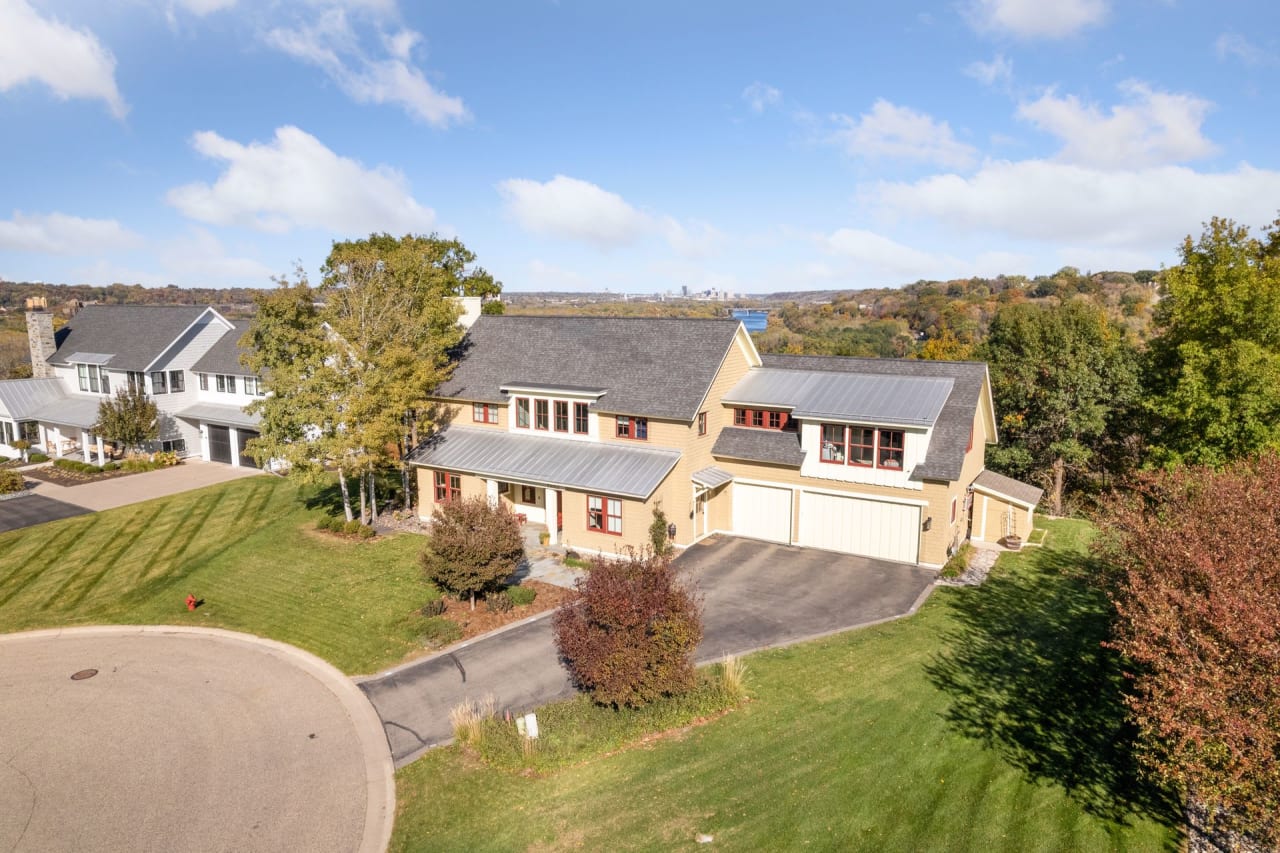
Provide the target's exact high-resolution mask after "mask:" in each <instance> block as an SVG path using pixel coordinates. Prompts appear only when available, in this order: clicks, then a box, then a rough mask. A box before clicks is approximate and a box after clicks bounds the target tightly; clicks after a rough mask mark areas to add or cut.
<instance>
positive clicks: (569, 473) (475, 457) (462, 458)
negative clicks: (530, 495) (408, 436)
mask: <svg viewBox="0 0 1280 853" xmlns="http://www.w3.org/2000/svg"><path fill="white" fill-rule="evenodd" d="M408 461H409V462H411V463H413V464H415V465H424V466H430V467H432V468H446V469H448V470H450V471H460V472H462V473H465V474H476V475H478V476H481V477H491V478H494V479H498V480H503V481H513V482H517V483H531V484H535V483H536V484H545V485H549V486H556V487H560V488H565V489H576V490H582V491H592V492H600V493H602V494H606V495H617V496H619V497H628V498H639V499H641V500H644V499H647V498H648V497H649V495H651V494H653V490H654V489H656V488H658V484H659V483H661V482H662V479H663V478H664V477H666V476H667V474H669V473H670V472H671V469H672V468H674V467H675V466H676V463H677V462H679V461H680V451H678V450H671V449H667V448H659V447H621V446H618V445H616V444H599V443H596V442H587V441H574V440H572V439H562V438H549V437H544V436H533V435H512V434H511V433H508V432H499V431H497V430H487V429H469V428H467V427H458V426H453V427H448V428H446V429H443V430H441V431H440V432H439V433H437V434H436V435H434V436H432V437H431V438H429V439H427V440H426V441H424V442H423V443H422V444H420V445H419V446H418V447H417V448H415V449H414V450H413V452H411V453H410V454H409V456H408Z"/></svg>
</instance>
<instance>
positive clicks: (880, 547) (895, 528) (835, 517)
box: [800, 492, 920, 563]
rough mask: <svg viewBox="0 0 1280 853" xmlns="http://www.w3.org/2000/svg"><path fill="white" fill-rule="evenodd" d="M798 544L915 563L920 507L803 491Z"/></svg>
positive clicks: (917, 553)
mask: <svg viewBox="0 0 1280 853" xmlns="http://www.w3.org/2000/svg"><path fill="white" fill-rule="evenodd" d="M800 544H801V545H805V546H807V547H810V548H825V549H827V550H828V551H843V552H844V553H846V554H860V555H862V556H864V557H878V558H879V559H882V560H896V561H898V562H901V563H916V562H919V560H920V507H918V506H909V505H906V504H895V503H886V502H885V501H873V500H866V499H864V498H847V497H843V496H840V495H824V494H819V493H817V492H802V493H801V496H800Z"/></svg>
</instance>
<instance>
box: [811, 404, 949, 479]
mask: <svg viewBox="0 0 1280 853" xmlns="http://www.w3.org/2000/svg"><path fill="white" fill-rule="evenodd" d="M903 432H904V435H903V448H902V456H903V464H902V470H900V471H899V470H890V469H887V468H869V467H865V466H862V465H836V464H833V463H830V462H823V461H822V424H820V423H816V422H812V421H803V422H802V423H801V425H800V446H801V447H802V448H803V449H804V451H805V455H804V462H803V463H802V464H801V465H800V473H801V475H803V476H805V477H816V478H818V479H820V480H837V481H839V482H842V483H862V484H865V485H871V486H888V487H890V488H895V489H912V490H914V491H923V489H924V483H922V482H920V481H918V480H916V481H913V480H912V479H911V472H912V471H913V470H915V467H916V466H917V465H919V464H920V463H921V462H923V461H924V458H925V454H926V453H928V451H929V435H930V431H929V430H924V429H920V430H903Z"/></svg>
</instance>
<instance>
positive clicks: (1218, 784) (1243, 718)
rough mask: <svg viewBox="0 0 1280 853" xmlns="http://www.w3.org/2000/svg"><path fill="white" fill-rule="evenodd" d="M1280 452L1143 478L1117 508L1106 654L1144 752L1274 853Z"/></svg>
mask: <svg viewBox="0 0 1280 853" xmlns="http://www.w3.org/2000/svg"><path fill="white" fill-rule="evenodd" d="M1277 483H1280V456H1277V455H1275V454H1274V453H1269V454H1266V455H1264V456H1262V457H1261V458H1258V459H1252V460H1248V461H1242V462H1239V463H1236V464H1234V465H1232V466H1230V467H1228V468H1226V469H1224V470H1221V471H1213V470H1210V469H1207V468H1183V469H1178V470H1175V471H1172V472H1167V473H1158V474H1148V475H1146V476H1144V478H1143V479H1141V480H1140V481H1139V482H1138V483H1137V488H1136V489H1135V491H1134V494H1132V495H1131V496H1128V497H1127V498H1123V499H1116V500H1115V501H1114V502H1113V503H1112V505H1111V507H1109V512H1108V513H1107V514H1106V516H1107V521H1106V522H1104V524H1103V526H1102V534H1101V536H1100V537H1099V539H1098V540H1097V543H1096V546H1095V547H1096V549H1097V551H1098V552H1099V554H1100V555H1101V556H1102V557H1103V558H1104V559H1105V560H1106V561H1107V564H1108V566H1109V567H1110V571H1111V572H1112V574H1111V575H1110V576H1109V578H1108V585H1109V587H1110V593H1111V596H1112V599H1113V601H1114V603H1115V608H1116V614H1117V621H1116V630H1115V646H1116V648H1118V649H1119V650H1120V651H1121V652H1122V653H1123V654H1124V655H1125V656H1126V657H1127V658H1128V660H1129V661H1130V662H1131V665H1132V667H1133V669H1134V676H1133V678H1134V691H1133V695H1132V696H1131V697H1130V698H1129V700H1128V702H1129V705H1130V707H1131V709H1132V711H1133V714H1134V717H1135V718H1136V721H1137V724H1138V727H1139V731H1140V735H1141V740H1142V742H1141V747H1142V756H1143V758H1144V761H1145V763H1146V764H1147V765H1148V766H1149V767H1150V768H1151V769H1152V770H1153V771H1154V772H1155V774H1156V775H1157V776H1158V777H1159V778H1161V779H1163V780H1164V781H1166V782H1171V783H1173V784H1174V785H1176V786H1177V787H1178V788H1179V789H1180V790H1181V791H1183V792H1184V793H1186V794H1187V795H1188V796H1189V797H1190V798H1191V799H1192V800H1193V801H1194V802H1195V803H1196V804H1197V805H1200V806H1203V807H1205V808H1207V809H1208V812H1209V814H1210V815H1213V814H1217V815H1219V817H1220V819H1221V820H1223V822H1225V823H1226V824H1227V825H1228V828H1233V829H1238V830H1243V831H1245V832H1247V833H1248V834H1250V835H1251V836H1252V837H1253V838H1255V839H1256V840H1258V841H1261V842H1264V843H1266V844H1270V845H1277V844H1280V819H1278V816H1280V557H1278V556H1277V553H1276V538H1275V531H1276V530H1277V529H1280V489H1277V488H1276V485H1277Z"/></svg>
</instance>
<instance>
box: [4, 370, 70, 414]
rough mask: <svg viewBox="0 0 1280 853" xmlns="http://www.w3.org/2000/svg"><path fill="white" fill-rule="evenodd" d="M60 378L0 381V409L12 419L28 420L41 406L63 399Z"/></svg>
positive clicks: (63, 391) (65, 393)
mask: <svg viewBox="0 0 1280 853" xmlns="http://www.w3.org/2000/svg"><path fill="white" fill-rule="evenodd" d="M66 396H67V392H66V391H65V390H64V389H63V387H62V380H61V379H6V380H4V381H2V382H0V411H3V412H4V413H5V414H7V415H8V416H9V417H10V418H11V419H12V420H15V421H24V420H30V419H31V418H32V415H33V413H35V412H37V411H39V410H40V408H41V407H42V406H45V405H47V404H49V403H52V402H55V401H57V400H61V399H64V398H65V397H66Z"/></svg>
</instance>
